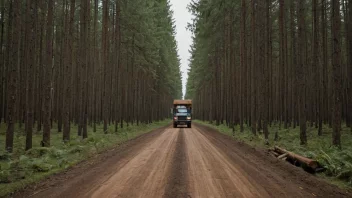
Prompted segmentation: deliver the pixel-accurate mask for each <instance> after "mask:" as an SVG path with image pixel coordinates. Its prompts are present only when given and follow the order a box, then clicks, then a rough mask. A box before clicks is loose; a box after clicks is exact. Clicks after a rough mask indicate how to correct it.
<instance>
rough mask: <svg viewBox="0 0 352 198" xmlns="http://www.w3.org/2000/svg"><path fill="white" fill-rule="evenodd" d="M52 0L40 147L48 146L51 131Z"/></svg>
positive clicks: (49, 1) (51, 2)
mask: <svg viewBox="0 0 352 198" xmlns="http://www.w3.org/2000/svg"><path fill="white" fill-rule="evenodd" d="M53 9H54V2H53V0H48V15H47V27H46V28H47V30H46V42H47V43H46V61H45V83H44V86H45V89H44V92H45V93H44V97H45V98H44V128H43V141H42V146H46V147H48V146H50V129H51V123H50V121H51V87H52V85H51V73H52V49H53V47H52V38H53V33H52V32H53V12H54V11H53Z"/></svg>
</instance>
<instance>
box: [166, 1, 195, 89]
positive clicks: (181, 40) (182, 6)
mask: <svg viewBox="0 0 352 198" xmlns="http://www.w3.org/2000/svg"><path fill="white" fill-rule="evenodd" d="M170 3H171V8H172V10H173V11H174V16H173V18H174V19H175V22H176V32H177V34H176V40H177V45H178V55H179V56H180V59H181V72H182V90H183V94H185V90H186V79H187V69H188V58H189V57H190V53H189V52H188V50H189V49H190V46H191V44H192V37H191V35H192V33H191V32H190V31H188V30H186V27H187V23H188V22H191V20H192V15H191V13H189V12H188V10H187V5H188V4H189V3H190V0H170Z"/></svg>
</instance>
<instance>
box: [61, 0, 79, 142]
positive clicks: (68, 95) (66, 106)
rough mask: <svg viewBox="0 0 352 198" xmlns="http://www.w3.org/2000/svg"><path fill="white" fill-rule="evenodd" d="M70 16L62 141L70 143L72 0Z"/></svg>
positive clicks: (73, 6) (73, 3)
mask: <svg viewBox="0 0 352 198" xmlns="http://www.w3.org/2000/svg"><path fill="white" fill-rule="evenodd" d="M70 3H71V4H70V15H69V22H68V25H67V28H68V31H65V32H68V36H67V39H66V40H67V43H66V54H67V58H68V60H67V64H65V81H64V83H65V94H64V96H65V99H64V101H65V102H64V107H63V109H64V131H63V134H62V139H63V141H64V142H68V141H70V129H71V127H70V118H71V116H72V115H71V105H70V103H71V101H72V100H71V88H72V86H71V78H72V76H71V73H72V66H73V58H72V53H73V46H72V45H73V36H74V35H73V32H74V16H75V9H76V0H71V2H70Z"/></svg>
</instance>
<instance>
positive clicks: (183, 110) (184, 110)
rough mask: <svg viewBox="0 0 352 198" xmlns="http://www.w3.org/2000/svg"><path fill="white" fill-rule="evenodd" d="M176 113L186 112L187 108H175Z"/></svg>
mask: <svg viewBox="0 0 352 198" xmlns="http://www.w3.org/2000/svg"><path fill="white" fill-rule="evenodd" d="M177 113H188V111H187V109H177Z"/></svg>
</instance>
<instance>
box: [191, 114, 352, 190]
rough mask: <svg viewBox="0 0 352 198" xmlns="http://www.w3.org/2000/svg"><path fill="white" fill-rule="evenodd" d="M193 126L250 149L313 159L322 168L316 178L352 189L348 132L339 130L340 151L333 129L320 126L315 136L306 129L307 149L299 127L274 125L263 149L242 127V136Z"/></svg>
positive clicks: (261, 140)
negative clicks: (276, 150) (277, 149)
mask: <svg viewBox="0 0 352 198" xmlns="http://www.w3.org/2000/svg"><path fill="white" fill-rule="evenodd" d="M195 122H197V123H200V124H203V125H206V126H209V127H212V128H214V129H216V130H218V131H219V132H221V133H223V134H226V135H229V136H232V137H233V138H234V139H236V140H237V141H241V142H245V143H247V144H249V145H251V146H253V147H261V148H270V147H273V146H280V147H282V148H285V149H286V150H289V151H292V152H294V153H297V154H300V155H302V156H306V157H309V158H312V159H315V160H317V161H318V162H319V164H320V165H321V166H322V167H324V168H325V171H324V172H322V173H317V175H318V176H320V177H322V178H324V179H326V180H328V181H329V182H330V183H333V184H335V185H337V186H339V187H341V188H348V189H351V188H352V133H351V129H350V128H348V127H346V126H345V125H344V126H342V131H341V142H342V149H339V148H337V147H335V146H332V140H331V138H332V135H331V134H332V129H331V128H329V127H328V126H326V125H324V126H323V135H322V136H318V130H317V129H316V128H315V127H308V125H307V127H308V128H307V140H308V144H307V145H306V146H304V145H300V138H299V127H296V128H288V129H284V128H283V127H281V128H280V127H279V125H278V124H273V125H272V126H271V127H269V145H265V139H264V134H263V133H262V132H258V133H257V135H256V136H254V135H253V134H252V132H251V130H250V128H249V127H248V126H244V132H243V133H241V132H240V128H239V126H236V127H235V131H234V133H233V131H232V129H231V128H229V127H227V126H226V124H221V125H219V126H216V125H215V124H210V123H209V122H204V121H199V120H196V121H195ZM276 132H277V133H278V140H277V141H275V140H274V138H275V133H276Z"/></svg>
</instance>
